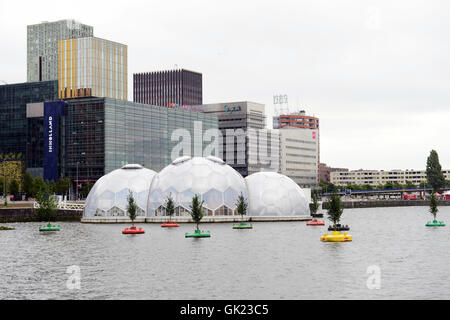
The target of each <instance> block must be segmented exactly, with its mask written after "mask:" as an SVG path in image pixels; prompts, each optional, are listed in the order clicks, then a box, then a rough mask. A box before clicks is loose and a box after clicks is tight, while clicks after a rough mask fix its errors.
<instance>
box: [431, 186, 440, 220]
mask: <svg viewBox="0 0 450 320" xmlns="http://www.w3.org/2000/svg"><path fill="white" fill-rule="evenodd" d="M438 211H439V209H438V200H437V198H436V196H435V195H434V193H432V194H431V198H430V213H431V214H432V215H433V220H436V214H437V213H438Z"/></svg>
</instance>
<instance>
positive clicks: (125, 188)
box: [83, 164, 156, 218]
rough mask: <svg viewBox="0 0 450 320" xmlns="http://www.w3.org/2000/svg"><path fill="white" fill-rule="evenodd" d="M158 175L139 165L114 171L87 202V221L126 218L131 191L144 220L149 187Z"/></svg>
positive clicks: (97, 184)
mask: <svg viewBox="0 0 450 320" xmlns="http://www.w3.org/2000/svg"><path fill="white" fill-rule="evenodd" d="M155 175H156V172H155V171H153V170H149V169H146V168H144V167H142V166H141V165H139V164H128V165H125V166H123V167H122V168H120V169H117V170H114V171H112V172H110V173H108V174H106V175H104V176H103V177H101V178H100V179H98V180H97V182H96V183H95V184H94V186H93V187H92V189H91V191H90V192H89V195H88V197H87V199H86V202H85V207H84V212H83V216H84V217H94V218H95V217H99V218H100V217H117V216H119V217H120V216H127V213H126V210H127V204H128V201H127V198H128V195H129V192H130V190H131V191H132V192H133V197H134V199H135V201H136V204H137V206H138V209H137V213H136V214H137V216H145V210H146V208H147V198H148V191H149V188H150V184H151V182H152V179H153V177H154V176H155Z"/></svg>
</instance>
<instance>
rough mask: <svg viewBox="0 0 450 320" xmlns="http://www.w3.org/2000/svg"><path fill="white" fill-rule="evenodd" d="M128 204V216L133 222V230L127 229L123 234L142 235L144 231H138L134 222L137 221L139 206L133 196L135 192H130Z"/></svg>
mask: <svg viewBox="0 0 450 320" xmlns="http://www.w3.org/2000/svg"><path fill="white" fill-rule="evenodd" d="M127 201H128V204H127V215H128V217H130V220H131V225H132V226H131V228H130V229H128V228H125V229H124V230H123V231H122V233H123V234H141V233H144V232H145V231H144V229H142V228H139V229H136V227H135V226H134V220H135V219H136V215H137V204H136V201H135V200H134V196H133V191H131V190H129V194H128V198H127Z"/></svg>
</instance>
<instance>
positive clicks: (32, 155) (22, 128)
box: [0, 81, 58, 169]
mask: <svg viewBox="0 0 450 320" xmlns="http://www.w3.org/2000/svg"><path fill="white" fill-rule="evenodd" d="M57 96H58V82H57V81H41V82H26V83H18V84H10V85H1V86H0V126H1V130H0V153H9V152H12V153H16V154H17V153H22V155H23V156H24V157H25V159H26V166H27V168H40V169H42V167H43V139H44V138H43V120H42V118H41V119H28V118H27V104H29V103H35V102H43V101H52V100H55V99H56V98H57ZM39 148H41V150H40V151H39V150H38V149H39Z"/></svg>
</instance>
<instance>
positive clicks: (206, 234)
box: [184, 229, 211, 238]
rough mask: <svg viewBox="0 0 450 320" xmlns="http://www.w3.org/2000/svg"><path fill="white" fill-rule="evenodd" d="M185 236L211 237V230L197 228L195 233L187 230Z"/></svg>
mask: <svg viewBox="0 0 450 320" xmlns="http://www.w3.org/2000/svg"><path fill="white" fill-rule="evenodd" d="M184 236H185V238H209V237H211V233H210V232H209V231H200V230H199V229H197V230H195V231H194V233H188V232H186V233H185V234H184Z"/></svg>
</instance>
